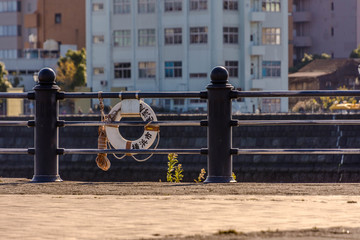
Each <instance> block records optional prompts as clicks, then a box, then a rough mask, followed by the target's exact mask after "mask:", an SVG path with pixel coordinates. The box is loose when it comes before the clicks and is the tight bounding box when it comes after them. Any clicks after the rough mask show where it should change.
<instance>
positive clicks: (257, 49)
mask: <svg viewBox="0 0 360 240" xmlns="http://www.w3.org/2000/svg"><path fill="white" fill-rule="evenodd" d="M250 55H253V56H256V55H265V46H251V47H250Z"/></svg>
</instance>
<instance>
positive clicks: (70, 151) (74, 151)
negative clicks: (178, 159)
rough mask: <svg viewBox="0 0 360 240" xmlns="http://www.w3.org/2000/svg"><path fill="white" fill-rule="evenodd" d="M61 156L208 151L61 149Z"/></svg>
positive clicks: (196, 151) (197, 150)
mask: <svg viewBox="0 0 360 240" xmlns="http://www.w3.org/2000/svg"><path fill="white" fill-rule="evenodd" d="M60 150H61V154H98V153H107V154H112V153H115V154H126V153H134V154H169V153H177V154H205V151H206V149H128V150H127V149H60Z"/></svg>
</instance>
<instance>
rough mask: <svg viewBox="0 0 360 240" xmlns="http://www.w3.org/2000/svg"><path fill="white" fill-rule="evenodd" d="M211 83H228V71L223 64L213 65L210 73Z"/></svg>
mask: <svg viewBox="0 0 360 240" xmlns="http://www.w3.org/2000/svg"><path fill="white" fill-rule="evenodd" d="M210 78H211V83H213V84H225V83H228V82H229V81H228V78H229V72H228V71H227V70H226V68H225V67H223V66H217V67H214V68H213V70H212V71H211V74H210Z"/></svg>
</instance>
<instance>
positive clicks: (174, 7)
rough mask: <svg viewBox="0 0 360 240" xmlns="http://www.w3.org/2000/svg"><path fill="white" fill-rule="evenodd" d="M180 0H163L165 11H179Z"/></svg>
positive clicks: (180, 7) (180, 8)
mask: <svg viewBox="0 0 360 240" xmlns="http://www.w3.org/2000/svg"><path fill="white" fill-rule="evenodd" d="M181 11H182V0H165V12H181Z"/></svg>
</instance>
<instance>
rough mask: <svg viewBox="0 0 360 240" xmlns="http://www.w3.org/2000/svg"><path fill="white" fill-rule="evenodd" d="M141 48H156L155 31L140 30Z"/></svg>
mask: <svg viewBox="0 0 360 240" xmlns="http://www.w3.org/2000/svg"><path fill="white" fill-rule="evenodd" d="M138 37H139V42H138V43H139V46H155V29H139V36H138Z"/></svg>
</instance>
